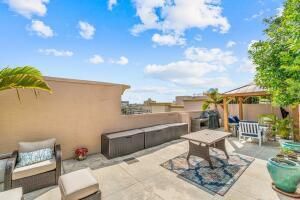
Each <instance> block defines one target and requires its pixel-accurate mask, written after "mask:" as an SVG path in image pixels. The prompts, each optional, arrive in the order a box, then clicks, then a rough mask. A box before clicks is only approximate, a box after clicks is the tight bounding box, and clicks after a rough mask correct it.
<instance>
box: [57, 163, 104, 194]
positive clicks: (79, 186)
mask: <svg viewBox="0 0 300 200" xmlns="http://www.w3.org/2000/svg"><path fill="white" fill-rule="evenodd" d="M58 184H59V188H60V191H61V194H62V199H64V200H78V199H82V198H85V197H87V196H89V195H91V194H94V193H96V192H98V191H99V184H98V181H97V179H96V178H95V177H94V175H93V174H92V171H91V170H90V168H86V169H81V170H78V171H74V172H71V173H68V174H64V175H62V176H60V178H59V180H58Z"/></svg>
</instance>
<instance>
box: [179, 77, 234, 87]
mask: <svg viewBox="0 0 300 200" xmlns="http://www.w3.org/2000/svg"><path fill="white" fill-rule="evenodd" d="M174 83H175V84H177V85H180V86H187V87H203V88H214V87H215V88H219V87H230V86H232V85H233V82H232V81H231V80H230V78H229V77H227V76H219V77H218V76H216V77H201V78H195V77H188V78H183V79H178V80H175V81H174Z"/></svg>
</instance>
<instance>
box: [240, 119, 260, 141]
mask: <svg viewBox="0 0 300 200" xmlns="http://www.w3.org/2000/svg"><path fill="white" fill-rule="evenodd" d="M239 132H240V133H241V134H249V135H253V136H256V137H260V134H259V133H260V130H259V126H258V123H257V122H251V121H240V123H239Z"/></svg>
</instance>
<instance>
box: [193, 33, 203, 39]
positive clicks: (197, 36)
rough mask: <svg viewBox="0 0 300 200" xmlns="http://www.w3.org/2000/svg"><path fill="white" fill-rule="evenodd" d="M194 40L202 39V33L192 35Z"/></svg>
mask: <svg viewBox="0 0 300 200" xmlns="http://www.w3.org/2000/svg"><path fill="white" fill-rule="evenodd" d="M194 39H195V40H196V41H202V35H200V34H198V35H196V36H195V37H194Z"/></svg>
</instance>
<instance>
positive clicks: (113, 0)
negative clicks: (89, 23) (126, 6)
mask: <svg viewBox="0 0 300 200" xmlns="http://www.w3.org/2000/svg"><path fill="white" fill-rule="evenodd" d="M116 4H117V0H108V10H112V9H113V7H114V6H115V5H116Z"/></svg>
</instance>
